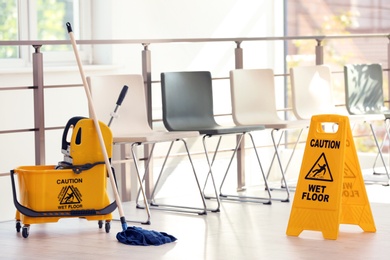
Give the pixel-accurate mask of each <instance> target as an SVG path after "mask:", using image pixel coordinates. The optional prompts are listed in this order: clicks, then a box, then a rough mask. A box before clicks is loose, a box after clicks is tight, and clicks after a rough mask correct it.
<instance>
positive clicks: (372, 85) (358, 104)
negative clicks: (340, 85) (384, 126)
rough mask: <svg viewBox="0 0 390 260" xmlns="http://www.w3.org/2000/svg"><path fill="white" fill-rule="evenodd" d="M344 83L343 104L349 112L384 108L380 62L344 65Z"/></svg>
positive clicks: (374, 111)
mask: <svg viewBox="0 0 390 260" xmlns="http://www.w3.org/2000/svg"><path fill="white" fill-rule="evenodd" d="M344 83H345V104H346V107H347V110H348V112H349V113H350V114H355V115H361V114H372V113H381V112H382V111H383V110H385V109H386V108H385V106H384V97H383V71H382V66H381V65H380V64H347V65H345V66H344Z"/></svg>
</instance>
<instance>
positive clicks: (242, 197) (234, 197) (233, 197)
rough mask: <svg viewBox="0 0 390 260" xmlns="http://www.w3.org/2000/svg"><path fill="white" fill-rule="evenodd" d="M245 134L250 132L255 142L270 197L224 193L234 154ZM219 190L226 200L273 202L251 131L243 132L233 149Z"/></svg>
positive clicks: (221, 196) (222, 197)
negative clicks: (223, 188)
mask: <svg viewBox="0 0 390 260" xmlns="http://www.w3.org/2000/svg"><path fill="white" fill-rule="evenodd" d="M245 134H248V135H249V136H250V138H251V141H252V144H253V149H254V150H255V154H256V157H257V161H258V163H259V167H260V171H261V174H262V176H263V179H264V184H265V186H266V190H267V193H268V198H266V197H255V196H245V195H231V194H223V193H222V187H223V185H224V183H225V179H226V176H227V174H228V172H229V169H230V165H231V164H232V161H233V159H234V156H235V155H236V153H237V150H238V148H239V146H240V144H241V141H242V138H243V136H244V135H245ZM219 191H220V195H219V196H220V198H221V199H225V200H235V201H240V202H257V203H259V202H260V203H263V204H269V205H270V204H272V202H271V193H270V191H269V187H268V182H267V178H266V177H265V174H264V171H263V168H262V166H261V162H260V158H259V156H258V153H257V149H256V145H255V143H254V140H253V137H252V135H251V134H250V133H243V134H241V135H240V138H239V140H238V142H237V145H236V147H235V149H234V151H233V154H232V156H231V158H230V161H229V164H228V167H227V169H226V172H225V175H224V177H223V180H222V183H221V186H220V188H219Z"/></svg>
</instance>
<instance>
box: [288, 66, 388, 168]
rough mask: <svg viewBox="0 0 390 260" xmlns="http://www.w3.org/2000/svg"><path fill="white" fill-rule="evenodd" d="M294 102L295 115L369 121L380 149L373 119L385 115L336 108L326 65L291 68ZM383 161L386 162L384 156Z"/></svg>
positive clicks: (381, 117) (353, 122)
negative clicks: (328, 115)
mask: <svg viewBox="0 0 390 260" xmlns="http://www.w3.org/2000/svg"><path fill="white" fill-rule="evenodd" d="M290 78H291V90H292V100H293V101H292V103H293V110H294V113H295V116H296V117H297V118H299V119H310V118H311V116H313V115H318V114H342V115H347V116H348V117H349V119H350V122H351V124H356V123H368V124H369V125H370V128H371V132H372V135H373V137H374V140H375V143H376V146H377V148H378V151H379V150H380V145H379V144H378V141H377V139H376V135H375V132H374V129H373V127H372V124H371V122H372V121H378V120H383V119H384V116H383V115H375V114H372V115H362V114H359V115H358V114H354V115H351V114H349V113H348V111H347V109H343V108H336V106H335V104H334V102H333V94H332V74H331V71H330V68H329V67H328V66H326V65H314V66H298V67H293V68H291V69H290ZM382 162H383V163H384V160H383V157H382Z"/></svg>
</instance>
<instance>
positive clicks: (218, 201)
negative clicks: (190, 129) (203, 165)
mask: <svg viewBox="0 0 390 260" xmlns="http://www.w3.org/2000/svg"><path fill="white" fill-rule="evenodd" d="M210 137H211V135H204V136H203V138H202V143H203V149H204V153H205V155H206V161H207V164H208V166H209V171H208V173H207V175H206V180H205V184H204V187H203V194H205V189H206V185H207V182H208V180H209V178H210V179H211V183H212V186H213V189H214V195H215V197H210V196H206V195H204V197H205V198H207V199H211V198H215V199H216V200H217V208H215V209H211V212H219V211H220V207H221V201H220V198H219V194H218V192H217V186H216V184H215V179H214V174H213V171H212V167H213V163H214V160H215V158H216V155H217V152H218V148H219V144H220V143H221V138H222V136H220V137H219V139H218V143H217V146H216V149H215V152H214V155H213V159H212V161H211V162H210V159H209V155H208V150H207V146H206V140H205V139H206V138H210Z"/></svg>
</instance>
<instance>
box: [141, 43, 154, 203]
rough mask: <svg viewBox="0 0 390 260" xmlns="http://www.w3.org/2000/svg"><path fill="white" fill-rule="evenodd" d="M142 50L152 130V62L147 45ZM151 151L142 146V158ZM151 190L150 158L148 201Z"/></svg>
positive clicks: (151, 165)
mask: <svg viewBox="0 0 390 260" xmlns="http://www.w3.org/2000/svg"><path fill="white" fill-rule="evenodd" d="M142 45H143V46H144V49H143V51H142V76H143V78H144V85H145V95H146V105H147V114H148V121H149V125H150V127H151V128H153V114H152V104H153V103H152V62H151V53H150V50H149V48H148V47H149V43H143V44H142ZM150 150H151V145H144V158H145V160H147V159H148V157H149V154H150ZM152 189H153V159H152V158H150V162H149V167H148V170H147V172H145V193H146V196H147V198H148V199H150V196H151V190H152Z"/></svg>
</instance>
